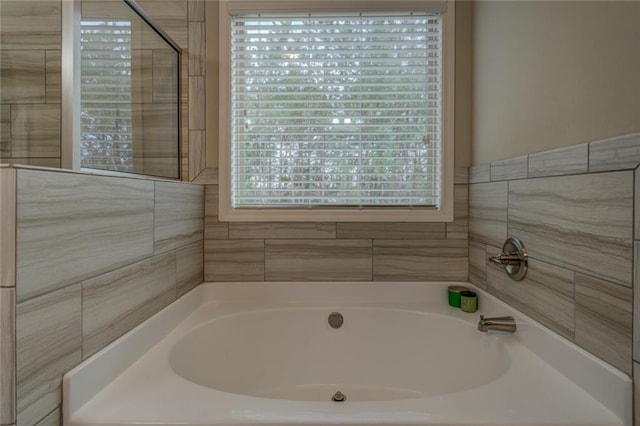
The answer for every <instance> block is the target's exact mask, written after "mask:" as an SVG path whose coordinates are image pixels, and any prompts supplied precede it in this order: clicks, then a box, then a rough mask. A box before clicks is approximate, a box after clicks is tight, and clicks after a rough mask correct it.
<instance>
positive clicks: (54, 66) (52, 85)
mask: <svg viewBox="0 0 640 426" xmlns="http://www.w3.org/2000/svg"><path fill="white" fill-rule="evenodd" d="M45 61H46V72H47V74H46V76H45V81H46V85H47V86H46V98H47V103H48V104H57V103H60V102H61V97H62V80H61V79H62V52H61V51H60V50H47V51H46V53H45Z"/></svg>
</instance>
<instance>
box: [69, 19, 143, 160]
mask: <svg viewBox="0 0 640 426" xmlns="http://www.w3.org/2000/svg"><path fill="white" fill-rule="evenodd" d="M81 45H82V53H81V67H80V69H81V75H80V79H81V83H80V84H81V88H82V89H81V107H80V109H81V112H80V126H81V130H80V140H81V150H82V156H81V165H82V167H85V168H93V169H105V170H113V171H119V172H133V171H134V168H133V132H132V111H131V104H132V103H131V21H128V20H126V21H125V20H83V21H82V24H81Z"/></svg>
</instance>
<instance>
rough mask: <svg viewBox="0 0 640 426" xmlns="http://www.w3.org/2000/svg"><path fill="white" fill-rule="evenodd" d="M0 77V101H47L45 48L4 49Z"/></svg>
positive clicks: (24, 102) (16, 102) (1, 53)
mask: <svg viewBox="0 0 640 426" xmlns="http://www.w3.org/2000/svg"><path fill="white" fill-rule="evenodd" d="M0 79H1V80H2V90H1V91H0V102H2V103H5V104H18V103H23V104H28V103H40V104H43V103H45V100H46V98H45V52H44V50H2V51H1V52H0Z"/></svg>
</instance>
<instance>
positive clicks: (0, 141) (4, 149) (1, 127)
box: [0, 105, 11, 163]
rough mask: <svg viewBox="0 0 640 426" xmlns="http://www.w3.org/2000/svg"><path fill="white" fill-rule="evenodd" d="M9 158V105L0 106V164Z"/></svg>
mask: <svg viewBox="0 0 640 426" xmlns="http://www.w3.org/2000/svg"><path fill="white" fill-rule="evenodd" d="M8 157H11V105H0V163H4V162H6V161H5V159H6V158H8Z"/></svg>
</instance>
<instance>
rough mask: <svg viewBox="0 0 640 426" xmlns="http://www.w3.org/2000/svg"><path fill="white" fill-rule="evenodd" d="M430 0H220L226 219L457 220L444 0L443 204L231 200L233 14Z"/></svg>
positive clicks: (422, 4) (449, 21) (450, 26)
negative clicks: (248, 203) (239, 204)
mask: <svg viewBox="0 0 640 426" xmlns="http://www.w3.org/2000/svg"><path fill="white" fill-rule="evenodd" d="M433 3H434V2H430V1H428V0H409V1H401V0H395V1H393V0H391V1H390V0H386V1H375V0H324V1H318V0H228V1H221V2H220V26H219V33H220V88H219V90H220V108H219V118H220V124H219V144H218V149H219V157H218V158H219V165H218V183H219V192H218V214H219V218H220V220H222V221H225V222H451V221H453V198H454V197H453V171H454V164H453V161H454V112H455V110H454V97H455V96H454V95H455V93H454V90H455V86H454V79H455V72H454V71H455V68H454V67H455V51H454V47H455V2H454V1H450V0H447V1H444V2H442V1H441V2H439V3H441V4H442V3H445V4H446V12H445V13H444V14H443V22H442V26H443V30H442V32H443V46H442V49H443V61H442V64H443V70H442V78H443V81H442V91H443V100H442V114H443V120H442V141H443V143H442V163H441V165H442V166H441V185H440V187H441V194H440V206H439V207H438V208H433V207H384V208H375V207H362V208H346V207H341V208H331V207H321V208H308V209H289V208H242V209H234V208H233V205H232V202H231V181H232V177H231V172H232V170H231V154H232V152H231V130H232V129H231V122H232V117H231V108H232V99H231V57H230V56H231V16H232V15H234V14H242V13H278V12H284V13H286V12H336V11H338V12H365V11H366V12H368V11H375V12H382V11H389V12H401V11H417V10H420V11H422V10H425V11H429V10H433Z"/></svg>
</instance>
